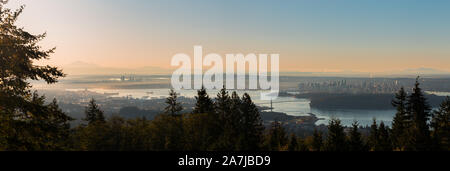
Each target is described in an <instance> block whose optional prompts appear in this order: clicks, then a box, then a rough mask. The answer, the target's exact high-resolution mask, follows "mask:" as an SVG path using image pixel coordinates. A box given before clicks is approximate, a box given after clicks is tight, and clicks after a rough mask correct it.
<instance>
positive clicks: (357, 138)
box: [348, 121, 364, 151]
mask: <svg viewBox="0 0 450 171" xmlns="http://www.w3.org/2000/svg"><path fill="white" fill-rule="evenodd" d="M358 129H359V124H358V122H357V121H355V122H353V124H352V128H351V130H350V132H349V141H348V145H349V150H350V151H364V142H363V140H362V137H361V133H360V132H359V131H358Z"/></svg>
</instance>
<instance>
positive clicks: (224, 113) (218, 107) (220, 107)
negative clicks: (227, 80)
mask: <svg viewBox="0 0 450 171" xmlns="http://www.w3.org/2000/svg"><path fill="white" fill-rule="evenodd" d="M214 108H215V109H214V110H215V113H216V115H217V116H216V117H217V119H216V121H217V122H216V123H217V130H215V132H216V133H217V134H218V135H220V136H219V137H218V140H217V141H216V142H215V144H213V147H212V149H213V150H219V151H232V150H235V147H234V145H233V143H234V142H230V140H229V139H228V138H227V137H231V136H232V134H233V133H232V130H229V129H228V128H231V127H232V123H230V114H231V112H232V111H231V98H230V96H229V95H228V91H227V90H226V88H225V86H224V87H223V88H222V89H221V90H220V91H219V93H218V94H217V97H216V101H215V102H214Z"/></svg>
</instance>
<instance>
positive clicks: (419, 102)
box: [407, 77, 431, 151]
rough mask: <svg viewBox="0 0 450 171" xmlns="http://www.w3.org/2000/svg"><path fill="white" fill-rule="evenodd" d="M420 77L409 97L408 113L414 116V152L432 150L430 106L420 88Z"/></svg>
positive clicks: (412, 127)
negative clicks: (429, 122)
mask: <svg viewBox="0 0 450 171" xmlns="http://www.w3.org/2000/svg"><path fill="white" fill-rule="evenodd" d="M419 85H420V83H419V77H417V79H416V83H415V85H414V88H413V91H412V93H411V95H410V96H408V102H407V111H408V112H409V114H410V115H411V116H412V123H411V124H412V125H411V132H410V133H411V135H410V137H411V143H412V148H413V150H417V151H426V150H430V147H431V138H430V127H429V125H428V121H429V120H430V106H429V105H428V102H427V100H426V98H425V96H424V94H423V92H422V89H421V88H420V87H419Z"/></svg>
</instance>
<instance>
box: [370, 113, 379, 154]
mask: <svg viewBox="0 0 450 171" xmlns="http://www.w3.org/2000/svg"><path fill="white" fill-rule="evenodd" d="M378 140H379V133H378V125H377V120H376V119H375V118H374V119H373V122H372V125H371V126H370V133H369V147H370V150H372V151H379V150H380V147H379V143H378Z"/></svg>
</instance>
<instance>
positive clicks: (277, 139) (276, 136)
mask: <svg viewBox="0 0 450 171" xmlns="http://www.w3.org/2000/svg"><path fill="white" fill-rule="evenodd" d="M268 141H269V142H268V145H269V150H270V151H280V150H282V149H283V148H284V147H285V146H286V145H287V143H288V137H287V136H286V131H285V130H284V128H283V126H282V125H281V123H280V122H278V121H275V122H272V124H271V128H270V130H269V137H268Z"/></svg>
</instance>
